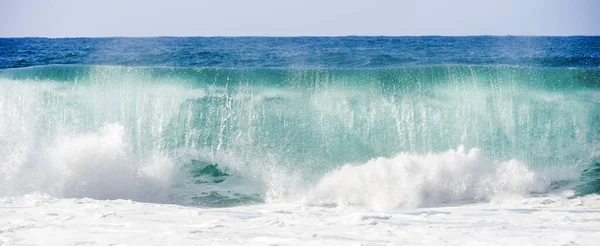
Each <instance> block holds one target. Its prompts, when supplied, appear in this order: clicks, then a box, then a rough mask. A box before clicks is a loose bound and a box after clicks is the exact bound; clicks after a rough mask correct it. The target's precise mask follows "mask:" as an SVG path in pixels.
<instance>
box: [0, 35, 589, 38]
mask: <svg viewBox="0 0 600 246" xmlns="http://www.w3.org/2000/svg"><path fill="white" fill-rule="evenodd" d="M349 37H387V38H400V37H415V38H418V37H456V38H461V37H600V34H597V35H585V34H577V35H512V34H506V35H502V34H498V35H497V34H477V35H433V34H432V35H429V34H428V35H298V36H293V35H290V36H288V35H205V36H187V35H181V36H178V35H157V36H120V35H115V36H56V37H53V36H0V39H19V38H39V39H69V38H100V39H101V38H349Z"/></svg>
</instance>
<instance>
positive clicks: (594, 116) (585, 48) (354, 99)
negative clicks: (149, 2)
mask: <svg viewBox="0 0 600 246" xmlns="http://www.w3.org/2000/svg"><path fill="white" fill-rule="evenodd" d="M300 39H302V38H298V39H276V40H274V39H252V38H241V39H239V40H237V39H231V40H230V39H224V40H225V41H224V42H225V43H227V44H231V45H232V46H227V45H218V42H217V41H219V40H220V39H198V40H196V39H181V40H180V39H176V40H170V39H141V40H138V41H139V42H133V40H131V39H100V40H96V39H90V40H88V39H84V40H78V39H75V40H63V41H60V40H59V41H55V40H37V39H35V40H25V41H27V42H25V41H23V40H13V39H8V40H6V39H5V40H0V41H1V42H4V43H6V42H8V43H11V42H16V44H12V43H11V44H10V45H8V46H4V48H6V47H13V46H14V47H20V48H19V50H22V51H23V50H27V49H34V48H36V47H37V48H39V47H54V48H56V49H54V50H55V51H54V52H50V53H49V54H47V55H45V59H46V60H43V59H41V60H40V59H39V58H40V57H38V56H37V55H29V56H26V57H25V58H19V57H20V56H21V55H22V54H21V53H18V52H17V53H14V52H13V53H11V52H9V53H8V54H9V55H3V57H4V60H1V61H0V67H3V68H8V67H20V66H30V65H44V64H53V63H75V64H91V65H48V66H33V67H26V68H8V69H2V70H0V112H1V114H0V196H12V195H20V194H27V193H32V192H34V193H47V194H50V195H52V196H57V197H91V198H96V199H132V200H136V201H146V202H161V203H178V204H186V205H199V206H235V205H240V204H252V203H262V202H301V203H304V204H309V205H358V206H368V207H372V208H380V209H388V208H396V207H420V206H437V205H442V204H457V203H458V204H460V203H465V202H485V201H490V200H493V199H495V198H496V197H499V196H529V195H532V194H540V193H545V192H549V191H551V189H555V188H556V186H557V184H565V183H572V184H576V183H581V182H580V181H579V180H580V176H582V177H581V179H582V180H586V182H584V186H582V187H583V188H581V189H579V191H580V193H581V194H585V193H589V192H594V190H597V189H596V188H597V187H596V185H595V184H596V183H597V180H598V179H597V175H596V172H595V171H594V170H595V169H594V166H595V165H597V162H598V161H597V160H598V158H600V103H599V102H600V91H599V90H598V88H599V86H600V70H599V69H598V67H597V63H596V61H597V59H598V54H597V50H595V49H590V47H593V45H595V44H596V43H595V42H597V40H596V39H593V38H574V39H576V40H569V39H565V40H563V39H552V38H539V39H525V38H515V39H511V38H496V39H494V38H491V37H475V38H471V39H459V38H435V37H425V38H421V39H418V38H413V39H411V38H340V39H335V38H331V39H328V38H323V39H319V38H317V39H307V40H308V41H310V42H309V44H307V45H308V46H303V45H301V42H300V41H299V40H300ZM169 40H170V41H169ZM234 40H237V41H234ZM486 40H487V41H490V40H491V41H493V42H491V41H490V42H491V43H494V44H496V45H495V46H494V45H490V44H491V43H490V42H487V41H486ZM184 41H185V42H184ZM275 41H277V42H275ZM308 41H307V42H308ZM342 41H343V42H342ZM509 41H510V42H509ZM534 41H535V42H534ZM569 41H572V42H569ZM69 42H71V43H72V44H71V45H72V47H71V48H69V49H67V50H70V52H71V53H73V55H70V56H64V57H63V56H60V54H61V52H62V51H61V50H64V49H63V48H64V47H63V46H64V45H67V44H66V43H69ZM228 42H229V43H228ZM236 42H237V43H236ZM298 42H300V43H298ZM340 42H341V43H340ZM507 42H508V43H512V44H513V45H516V46H515V47H519V48H517V49H516V50H515V51H511V50H510V49H508V48H509V47H512V46H510V45H508V46H503V45H501V44H504V45H507V44H508V43H507ZM532 42H533V43H535V45H533V44H532ZM540 43H542V44H543V45H542V44H540ZM59 44H60V45H59ZM109 44H110V45H109ZM151 44H168V45H171V46H173V47H175V48H173V47H172V48H173V49H163V48H164V47H167V46H168V45H167V46H153V45H151ZM258 44H260V45H258ZM267 44H271V45H267ZM368 44H370V45H371V46H369V45H368ZM406 44H413V45H412V46H407V45H406ZM443 44H446V45H443ZM466 44H471V46H465V45H466ZM517 44H518V45H517ZM15 45H16V46H15ZM57 45H59V46H57ZM123 45H125V46H127V47H130V48H131V49H128V50H130V51H132V52H133V53H131V54H130V55H131V56H130V57H127V56H126V54H127V53H120V52H109V51H111V49H117V50H118V49H121V48H123V47H121V46H123ZM128 45H129V46H128ZM132 45H133V46H132ZM418 45H422V47H421V48H418ZM527 45H529V46H527ZM38 46H39V47H38ZM100 46H102V47H112V48H110V49H109V48H106V50H105V49H100ZM138 46H139V47H138ZM171 46H168V47H171ZM60 47H63V48H60ZM86 47H87V48H86ZM119 47H120V48H119ZM132 47H137V48H136V49H133V48H132ZM150 47H154V48H153V49H155V50H154V51H153V52H156V53H152V52H150V53H148V52H146V51H148V49H149V48H150ZM250 47H256V50H254V51H253V49H250ZM311 47H312V48H315V49H314V51H313V49H312V48H311ZM336 47H337V48H336ZM360 47H371V48H368V49H362V50H361V49H358V48H360ZM373 47H382V48H380V49H377V48H373ZM386 47H387V48H389V49H387V48H386ZM394 47H396V48H394ZM398 47H409V48H398ZM460 47H464V48H462V49H461V48H460ZM474 47H479V48H480V49H474ZM500 47H504V48H505V49H500ZM528 47H529V48H528ZM553 47H554V48H556V47H561V49H562V50H561V49H554V48H553ZM37 48H36V49H37ZM384 48H385V49H384ZM94 50H96V51H97V50H104V52H108V53H105V54H104V55H103V56H99V57H104V58H106V57H111V59H110V60H97V59H96V58H98V59H99V57H96V56H95V54H97V53H93V52H92V51H94ZM385 50H392V51H394V52H388V53H389V54H385V55H384V53H386V52H384V51H385ZM113 51H114V50H113ZM134 51H135V52H134ZM199 51H201V52H200V53H198V52H199ZM292 51H296V53H290V52H292ZM435 51H439V52H438V53H436V52H435ZM459 51H460V52H459ZM500 51H502V52H500ZM575 51H577V52H575ZM136 52H137V53H136ZM182 52H184V53H185V52H188V53H187V54H188V55H182V54H183V53H182ZM202 52H204V53H202ZM206 52H208V53H206ZM474 52H475V53H474ZM477 52H478V53H477ZM142 54H145V55H146V56H144V55H142ZM256 54H263V55H269V56H270V58H269V59H267V58H265V57H256V56H255V55H256ZM426 54H434V55H431V56H428V55H426ZM94 57H96V58H94ZM227 57H229V58H227ZM399 57H400V58H402V57H403V58H402V59H400V58H399ZM13 58H14V59H13ZM142 58H143V59H142ZM175 58H177V59H179V60H178V61H175V60H173V59H175ZM226 58H227V59H226ZM20 59H23V61H22V62H19V61H21V60H20ZM48 59H49V60H48ZM13 61H17V63H15V64H16V65H15V64H13V63H11V62H13ZM215 61H221V62H222V63H218V64H217V63H214V64H213V63H211V62H215ZM194 62H196V63H198V62H199V63H198V64H196V63H194ZM448 63H450V64H448ZM11 64H12V65H11ZM97 64H113V65H110V66H107V65H97ZM207 64H208V65H207ZM210 64H212V65H210ZM114 65H118V66H114ZM123 65H125V66H123ZM132 65H144V66H138V67H134V66H132ZM196 65H206V66H204V67H185V66H196ZM582 173H584V175H582ZM588 181H589V182H588ZM585 184H589V185H587V186H586V185H585Z"/></svg>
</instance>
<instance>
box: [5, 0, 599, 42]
mask: <svg viewBox="0 0 600 246" xmlns="http://www.w3.org/2000/svg"><path fill="white" fill-rule="evenodd" d="M0 23H1V24H0V36H3V37H15V36H16V37H22V36H43V37H82V36H84V37H97V36H315V35H318V36H323V35H326V36H337V35H390V36H401V35H600V0H287V1H286V0H252V1H251V0H0Z"/></svg>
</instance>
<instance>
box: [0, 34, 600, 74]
mask: <svg viewBox="0 0 600 246" xmlns="http://www.w3.org/2000/svg"><path fill="white" fill-rule="evenodd" d="M49 64H101V65H126V66H175V67H219V68H222V67H227V68H240V67H244V68H266V67H269V68H271V67H278V68H297V67H301V68H307V67H308V68H375V67H399V66H424V65H444V64H454V65H499V64H500V65H521V66H540V67H598V66H600V37H511V36H507V37H494V36H479V37H291V38H276V37H240V38H225V37H208V38H207V37H190V38H175V37H159V38H67V39H47V38H17V39H13V38H9V39H0V68H16V67H27V66H37V65H49Z"/></svg>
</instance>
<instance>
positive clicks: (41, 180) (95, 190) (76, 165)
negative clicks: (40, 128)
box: [5, 123, 173, 201]
mask: <svg viewBox="0 0 600 246" xmlns="http://www.w3.org/2000/svg"><path fill="white" fill-rule="evenodd" d="M124 134H125V129H124V128H123V126H121V125H120V124H116V123H114V124H107V125H105V126H104V127H102V128H101V129H100V130H99V131H98V132H94V133H89V134H81V135H75V136H61V137H58V138H57V140H56V142H55V144H54V145H52V146H50V147H48V148H46V149H45V150H43V153H42V154H41V158H39V160H37V161H33V162H31V163H30V164H29V165H26V166H23V167H21V170H19V171H20V173H19V176H18V182H15V181H13V182H12V183H11V184H5V185H7V186H8V185H11V186H12V187H11V188H12V189H11V190H12V193H16V194H18V193H24V192H31V191H34V192H43V193H47V194H50V195H52V196H56V197H78V198H81V197H90V198H95V199H119V198H120V199H134V200H138V201H161V200H164V199H166V195H167V193H166V192H167V189H168V187H169V186H170V183H171V175H172V168H173V163H172V162H171V161H170V159H169V158H167V157H165V156H162V155H160V154H159V153H157V154H156V155H155V156H154V157H152V158H150V159H149V160H142V159H140V158H136V156H134V154H133V152H132V150H131V147H130V146H129V144H128V143H127V141H126V139H125V138H124Z"/></svg>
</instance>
